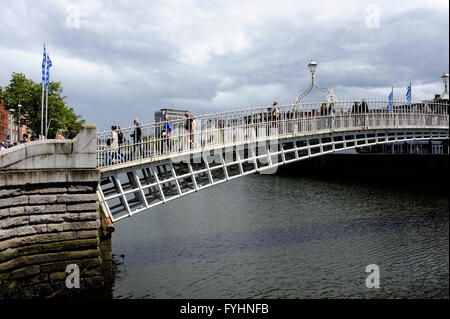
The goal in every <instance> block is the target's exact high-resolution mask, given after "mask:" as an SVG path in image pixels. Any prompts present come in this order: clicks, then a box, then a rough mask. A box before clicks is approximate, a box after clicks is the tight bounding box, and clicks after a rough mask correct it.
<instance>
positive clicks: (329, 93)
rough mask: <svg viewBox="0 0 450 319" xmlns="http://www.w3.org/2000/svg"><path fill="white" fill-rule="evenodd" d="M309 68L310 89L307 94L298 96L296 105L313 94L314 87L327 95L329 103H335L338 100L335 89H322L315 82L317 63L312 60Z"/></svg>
mask: <svg viewBox="0 0 450 319" xmlns="http://www.w3.org/2000/svg"><path fill="white" fill-rule="evenodd" d="M308 68H309V71H310V72H311V84H310V85H309V88H308V89H307V90H306V92H305V93H303V94H301V95H299V96H297V98H296V99H295V102H294V104H299V103H300V100H301V99H303V98H304V97H305V96H307V95H308V94H309V92H311V90H312V89H313V87H315V88H316V89H318V90H319V91H321V92H325V93H327V101H328V102H334V101H335V100H336V96H335V94H334V91H333V88H330V89H328V88H321V87H319V86H318V85H317V84H316V82H315V78H314V73H315V72H316V68H317V62H315V61H313V60H311V62H309V64H308Z"/></svg>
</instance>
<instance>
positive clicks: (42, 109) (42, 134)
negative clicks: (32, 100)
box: [41, 83, 45, 138]
mask: <svg viewBox="0 0 450 319" xmlns="http://www.w3.org/2000/svg"><path fill="white" fill-rule="evenodd" d="M44 90H45V88H44V83H42V104H41V138H42V137H43V136H44Z"/></svg>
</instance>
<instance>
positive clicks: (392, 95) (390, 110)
mask: <svg viewBox="0 0 450 319" xmlns="http://www.w3.org/2000/svg"><path fill="white" fill-rule="evenodd" d="M393 99H394V87H392V91H391V94H389V113H392V100H393Z"/></svg>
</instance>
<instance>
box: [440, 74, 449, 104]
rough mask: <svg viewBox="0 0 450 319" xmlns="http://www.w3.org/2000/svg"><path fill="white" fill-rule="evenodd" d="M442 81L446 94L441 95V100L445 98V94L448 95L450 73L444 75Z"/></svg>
mask: <svg viewBox="0 0 450 319" xmlns="http://www.w3.org/2000/svg"><path fill="white" fill-rule="evenodd" d="M441 78H442V81H443V82H444V92H442V94H441V99H442V98H443V97H444V95H445V94H447V93H448V73H447V72H446V73H444V74H442V77H441Z"/></svg>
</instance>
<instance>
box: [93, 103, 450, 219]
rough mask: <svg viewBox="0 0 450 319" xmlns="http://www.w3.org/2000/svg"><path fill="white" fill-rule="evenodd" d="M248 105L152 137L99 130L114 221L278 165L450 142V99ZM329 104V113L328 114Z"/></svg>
mask: <svg viewBox="0 0 450 319" xmlns="http://www.w3.org/2000/svg"><path fill="white" fill-rule="evenodd" d="M364 103H367V107H368V109H365V108H364V107H363V108H362V109H358V107H357V105H355V103H354V101H344V102H342V101H340V102H328V103H305V104H301V108H299V107H298V105H295V104H290V105H283V106H279V107H278V106H277V107H278V112H279V114H280V116H279V117H273V115H272V114H273V112H272V111H273V109H272V107H263V108H249V109H242V110H237V111H230V112H221V113H216V114H205V115H199V116H196V117H195V120H196V122H197V124H196V127H195V128H194V130H193V131H189V132H188V131H187V130H186V129H185V121H173V122H172V126H173V131H172V135H171V136H170V137H163V136H162V135H161V134H160V133H161V132H162V129H163V127H164V124H165V122H162V123H153V124H148V125H143V126H142V127H141V129H142V131H143V135H144V136H145V140H143V141H142V142H140V143H134V144H133V143H130V142H129V141H130V134H131V133H133V131H134V128H127V129H123V130H122V132H123V133H124V137H125V142H124V143H123V144H122V145H120V146H119V148H117V149H112V148H111V147H109V146H107V144H106V139H107V138H108V136H109V135H110V132H101V133H98V156H97V158H98V167H99V168H100V169H101V172H102V174H101V175H102V179H101V183H100V187H99V193H100V194H99V195H100V196H99V198H100V200H101V201H102V205H104V207H106V211H107V213H108V214H109V215H110V217H111V219H112V220H113V221H118V220H121V219H123V218H125V217H128V216H131V215H133V214H135V213H137V212H141V211H144V210H147V209H149V208H151V207H153V206H155V205H159V204H161V203H165V202H167V201H170V200H172V199H175V198H179V197H181V196H184V195H187V194H190V193H192V192H195V191H198V190H201V189H203V188H206V187H209V186H212V185H216V184H218V183H222V182H225V181H227V180H231V179H233V178H237V177H239V176H243V175H247V174H252V173H255V172H261V173H264V172H270V171H271V170H273V169H274V168H276V167H277V166H279V165H283V164H288V163H291V162H295V161H299V160H303V159H307V158H310V157H315V156H321V155H323V154H328V153H332V152H335V151H341V150H345V149H352V148H356V147H364V146H371V145H376V144H388V143H395V142H398V141H417V140H436V139H448V127H449V117H448V100H438V101H425V102H412V103H411V107H408V104H407V102H406V101H393V106H392V112H389V109H390V108H389V106H388V104H389V102H388V101H385V100H383V101H379V100H368V101H365V102H364ZM324 104H325V108H324V107H322V106H324ZM321 107H322V112H321Z"/></svg>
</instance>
